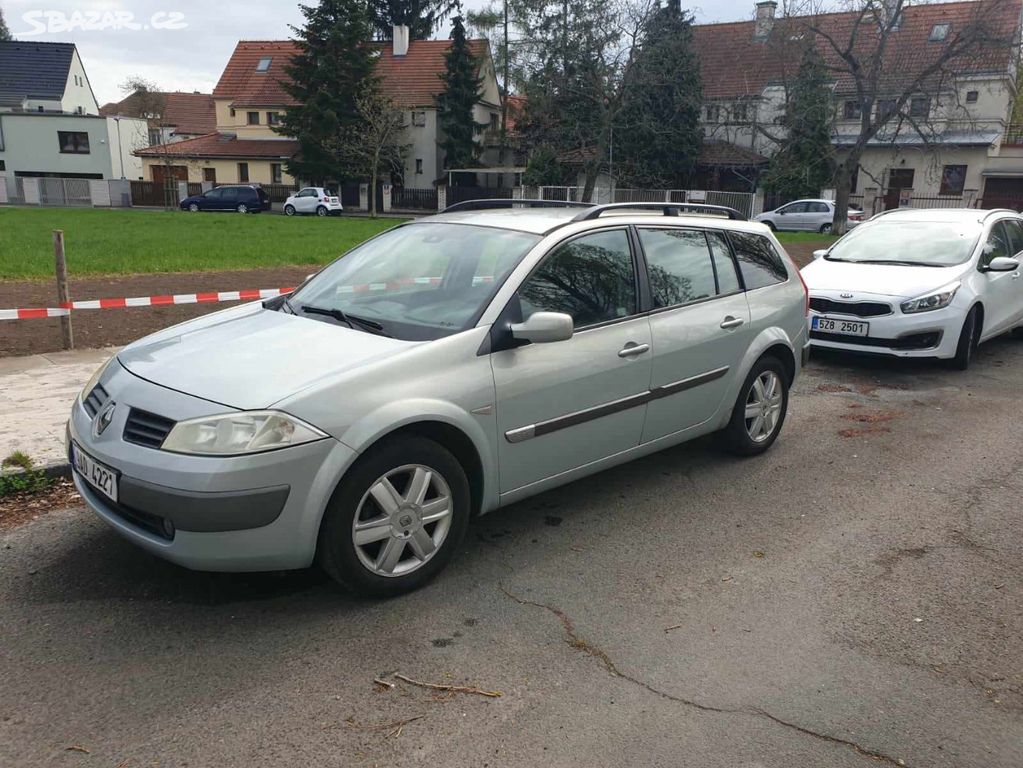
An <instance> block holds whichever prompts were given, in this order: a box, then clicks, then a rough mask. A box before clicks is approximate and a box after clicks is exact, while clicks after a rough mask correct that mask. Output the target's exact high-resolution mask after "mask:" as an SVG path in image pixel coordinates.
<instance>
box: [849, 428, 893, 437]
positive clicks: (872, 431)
mask: <svg viewBox="0 0 1023 768" xmlns="http://www.w3.org/2000/svg"><path fill="white" fill-rule="evenodd" d="M891 431H892V428H891V427H881V426H871V427H852V428H850V429H840V430H838V434H839V436H840V437H866V436H867V435H887V434H888V433H889V432H891Z"/></svg>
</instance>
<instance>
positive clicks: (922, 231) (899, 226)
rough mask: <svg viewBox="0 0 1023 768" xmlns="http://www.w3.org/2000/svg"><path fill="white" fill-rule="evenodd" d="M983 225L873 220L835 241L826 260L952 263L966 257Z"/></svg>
mask: <svg viewBox="0 0 1023 768" xmlns="http://www.w3.org/2000/svg"><path fill="white" fill-rule="evenodd" d="M981 230H982V227H981V226H980V224H978V223H976V222H940V221H884V220H883V219H882V220H881V221H876V222H872V223H868V224H861V225H860V226H858V227H857V228H856V229H854V230H852V231H851V232H849V234H847V235H846V236H845V237H843V238H842V239H841V240H839V241H838V242H837V243H835V245H834V246H832V248H831V250H830V252H829V253H828V256H827V258H828V260H829V261H853V262H860V263H864V262H869V263H872V264H888V263H890V264H912V265H920V266H926V267H951V266H955V265H956V264H962V263H964V262H966V261H967V260H969V258H970V254H972V253H973V249H974V246H976V244H977V238H978V237H979V235H980V233H981Z"/></svg>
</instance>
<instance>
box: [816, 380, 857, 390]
mask: <svg viewBox="0 0 1023 768" xmlns="http://www.w3.org/2000/svg"><path fill="white" fill-rule="evenodd" d="M817 391H818V392H852V388H851V387H847V386H846V385H845V384H832V383H830V382H825V383H824V384H818V385H817Z"/></svg>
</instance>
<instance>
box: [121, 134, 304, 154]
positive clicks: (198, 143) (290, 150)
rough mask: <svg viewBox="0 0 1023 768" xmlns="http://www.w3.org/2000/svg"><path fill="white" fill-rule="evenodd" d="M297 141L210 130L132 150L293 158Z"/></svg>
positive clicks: (147, 152) (139, 151)
mask: <svg viewBox="0 0 1023 768" xmlns="http://www.w3.org/2000/svg"><path fill="white" fill-rule="evenodd" d="M298 148H299V144H298V142H297V141H291V140H289V139H239V138H237V137H235V136H232V135H230V134H226V133H210V134H207V135H205V136H197V137H196V138H194V139H185V140H184V141H176V142H173V143H171V144H160V145H158V146H154V147H146V148H145V149H140V150H138V151H137V152H135V154H136V155H138V156H139V157H181V158H186V157H197V158H207V159H212V158H236V157H237V158H239V159H245V158H257V159H268V160H276V159H280V158H290V157H293V156H294V155H295V154H296V153H297V152H298Z"/></svg>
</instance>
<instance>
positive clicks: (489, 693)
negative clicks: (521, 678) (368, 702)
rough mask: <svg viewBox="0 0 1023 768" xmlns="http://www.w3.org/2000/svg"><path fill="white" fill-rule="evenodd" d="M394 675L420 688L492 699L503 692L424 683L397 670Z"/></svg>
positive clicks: (464, 686)
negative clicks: (470, 694)
mask: <svg viewBox="0 0 1023 768" xmlns="http://www.w3.org/2000/svg"><path fill="white" fill-rule="evenodd" d="M394 676H395V677H396V678H398V679H399V680H404V681H405V682H406V683H410V684H411V685H418V686H419V687H420V688H431V689H432V690H435V691H451V692H452V693H472V694H475V695H477V696H487V697H489V698H491V699H499V698H500V697H501V696H502V695H503V694H502V693H501V692H500V691H484V690H483V689H482V688H474V687H472V686H470V685H446V684H444V683H424V682H423V681H422V680H413V679H412V678H411V677H408V676H406V675H403V674H401V673H399V672H395V673H394Z"/></svg>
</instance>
